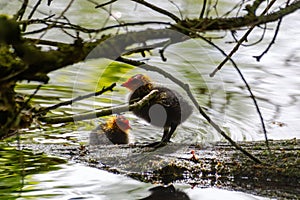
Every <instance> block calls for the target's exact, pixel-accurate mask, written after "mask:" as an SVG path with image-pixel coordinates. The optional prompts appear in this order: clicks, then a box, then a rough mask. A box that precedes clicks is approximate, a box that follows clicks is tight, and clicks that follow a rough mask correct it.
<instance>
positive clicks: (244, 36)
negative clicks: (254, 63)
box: [210, 0, 276, 77]
mask: <svg viewBox="0 0 300 200" xmlns="http://www.w3.org/2000/svg"><path fill="white" fill-rule="evenodd" d="M275 1H276V0H272V1H271V2H270V3H269V4H268V6H267V7H266V8H265V9H264V11H263V12H262V13H261V15H260V16H263V15H264V14H265V13H266V12H268V10H269V9H270V8H271V7H272V5H273V4H274V3H275ZM256 26H257V24H256V23H255V24H253V25H252V26H251V27H250V28H249V30H248V31H247V32H246V33H245V34H244V35H243V37H242V38H241V39H240V40H239V41H238V43H237V44H236V45H235V47H234V48H233V49H232V50H231V52H230V53H229V54H228V55H227V56H226V58H225V59H224V60H223V61H222V62H221V63H220V64H219V65H218V67H217V68H216V69H215V70H214V71H213V72H212V73H210V76H211V77H213V76H214V75H215V74H216V73H217V72H218V71H219V70H221V68H222V67H223V66H224V65H225V63H226V62H227V61H228V60H229V58H231V57H232V56H233V54H234V53H235V52H236V51H237V50H238V49H239V47H240V45H241V44H242V43H243V42H244V41H245V40H247V38H248V36H249V34H250V33H251V32H252V30H253V29H254V28H255V27H256Z"/></svg>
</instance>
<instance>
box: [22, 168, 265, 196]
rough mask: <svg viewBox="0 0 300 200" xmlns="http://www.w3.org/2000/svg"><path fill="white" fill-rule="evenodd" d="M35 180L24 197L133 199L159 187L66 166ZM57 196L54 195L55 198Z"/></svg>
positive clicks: (205, 191) (196, 192)
mask: <svg viewBox="0 0 300 200" xmlns="http://www.w3.org/2000/svg"><path fill="white" fill-rule="evenodd" d="M31 179H32V180H31V181H35V182H36V181H37V182H39V183H38V184H37V185H34V186H33V187H34V190H33V191H31V192H26V193H23V194H22V197H23V198H24V199H27V198H26V197H38V198H39V199H62V200H69V199H98V200H115V199H122V200H133V199H140V198H144V197H147V196H149V194H150V192H149V191H148V190H149V189H151V188H153V187H155V186H158V185H152V184H149V183H141V182H139V181H136V180H133V179H131V178H128V177H125V176H122V175H117V174H112V173H109V172H106V171H102V170H98V169H95V168H91V167H85V166H83V165H81V164H74V165H65V166H63V168H62V169H60V170H57V171H52V172H48V173H45V174H37V175H34V176H33V177H32V178H31ZM175 188H176V189H179V190H181V191H183V192H185V193H187V195H188V196H189V197H190V199H191V200H199V199H201V200H214V199H224V200H227V199H228V200H229V199H230V200H240V199H244V200H263V199H268V198H263V197H258V196H254V195H251V194H246V193H243V192H234V191H227V190H223V189H218V188H193V189H192V188H190V186H189V185H183V184H177V185H175ZM53 195H54V196H53Z"/></svg>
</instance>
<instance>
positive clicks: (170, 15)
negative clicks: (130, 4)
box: [131, 0, 180, 22]
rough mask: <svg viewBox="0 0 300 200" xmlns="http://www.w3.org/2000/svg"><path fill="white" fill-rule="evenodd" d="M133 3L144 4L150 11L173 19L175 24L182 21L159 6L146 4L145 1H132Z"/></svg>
mask: <svg viewBox="0 0 300 200" xmlns="http://www.w3.org/2000/svg"><path fill="white" fill-rule="evenodd" d="M131 1H134V2H136V3H139V4H142V5H144V6H146V7H148V8H150V9H152V10H154V11H156V12H158V13H161V14H163V15H166V16H168V17H170V18H171V19H173V20H174V21H175V22H179V21H180V19H179V18H178V17H177V16H176V15H174V14H172V13H170V12H169V11H167V10H164V9H161V8H160V7H157V6H155V5H153V4H151V3H148V2H146V1H144V0H131Z"/></svg>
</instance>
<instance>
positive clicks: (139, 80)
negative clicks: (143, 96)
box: [121, 74, 150, 91]
mask: <svg viewBox="0 0 300 200" xmlns="http://www.w3.org/2000/svg"><path fill="white" fill-rule="evenodd" d="M148 83H150V79H149V78H148V77H147V76H145V75H143V74H136V75H134V76H132V77H131V78H129V79H128V80H127V81H126V82H125V83H123V84H122V85H121V86H123V87H126V88H128V89H130V90H132V91H134V90H135V89H137V88H139V87H141V86H142V85H146V84H148Z"/></svg>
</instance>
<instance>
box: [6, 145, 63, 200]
mask: <svg viewBox="0 0 300 200" xmlns="http://www.w3.org/2000/svg"><path fill="white" fill-rule="evenodd" d="M0 163H1V164H0V199H16V198H18V197H20V196H22V193H26V192H29V191H33V190H34V189H35V187H34V186H35V185H36V184H38V182H36V181H32V180H31V176H32V175H33V174H39V173H42V172H48V171H53V170H58V169H60V167H59V166H58V165H59V164H63V163H66V161H65V160H63V159H60V158H55V157H49V156H46V155H44V154H43V153H33V152H32V151H30V150H17V149H16V148H15V147H10V146H6V145H4V144H1V143H0Z"/></svg>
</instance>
